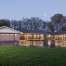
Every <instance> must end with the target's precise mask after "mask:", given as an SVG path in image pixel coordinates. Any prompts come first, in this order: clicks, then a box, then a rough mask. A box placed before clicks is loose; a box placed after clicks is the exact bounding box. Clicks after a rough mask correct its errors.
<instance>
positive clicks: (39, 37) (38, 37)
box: [28, 34, 41, 39]
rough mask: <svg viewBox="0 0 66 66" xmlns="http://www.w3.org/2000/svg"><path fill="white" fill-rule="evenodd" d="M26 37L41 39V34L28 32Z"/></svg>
mask: <svg viewBox="0 0 66 66" xmlns="http://www.w3.org/2000/svg"><path fill="white" fill-rule="evenodd" d="M28 39H41V35H39V34H29V35H28Z"/></svg>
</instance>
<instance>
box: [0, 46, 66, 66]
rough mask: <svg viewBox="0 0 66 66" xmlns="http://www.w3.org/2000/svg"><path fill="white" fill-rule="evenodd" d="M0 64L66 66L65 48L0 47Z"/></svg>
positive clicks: (11, 65) (13, 65)
mask: <svg viewBox="0 0 66 66" xmlns="http://www.w3.org/2000/svg"><path fill="white" fill-rule="evenodd" d="M0 66H66V49H59V48H33V47H19V46H16V47H0Z"/></svg>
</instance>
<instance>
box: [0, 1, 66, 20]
mask: <svg viewBox="0 0 66 66" xmlns="http://www.w3.org/2000/svg"><path fill="white" fill-rule="evenodd" d="M65 5H66V0H0V19H10V20H11V19H16V20H21V19H22V18H23V17H25V18H31V17H39V18H41V19H43V20H44V21H46V20H48V21H49V20H50V17H52V16H53V15H54V14H57V13H61V14H63V15H64V16H66V6H65Z"/></svg>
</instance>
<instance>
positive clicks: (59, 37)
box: [55, 35, 63, 40]
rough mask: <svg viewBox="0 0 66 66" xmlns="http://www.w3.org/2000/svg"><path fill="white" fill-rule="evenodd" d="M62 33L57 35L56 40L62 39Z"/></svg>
mask: <svg viewBox="0 0 66 66" xmlns="http://www.w3.org/2000/svg"><path fill="white" fill-rule="evenodd" d="M62 37H63V36H62V35H55V40H62Z"/></svg>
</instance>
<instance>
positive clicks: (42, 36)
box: [0, 26, 66, 47]
mask: <svg viewBox="0 0 66 66" xmlns="http://www.w3.org/2000/svg"><path fill="white" fill-rule="evenodd" d="M0 46H39V47H66V31H61V32H53V33H51V32H49V33H48V32H45V31H43V30H25V29H20V28H16V29H13V28H9V27H6V26H3V27H0Z"/></svg>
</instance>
